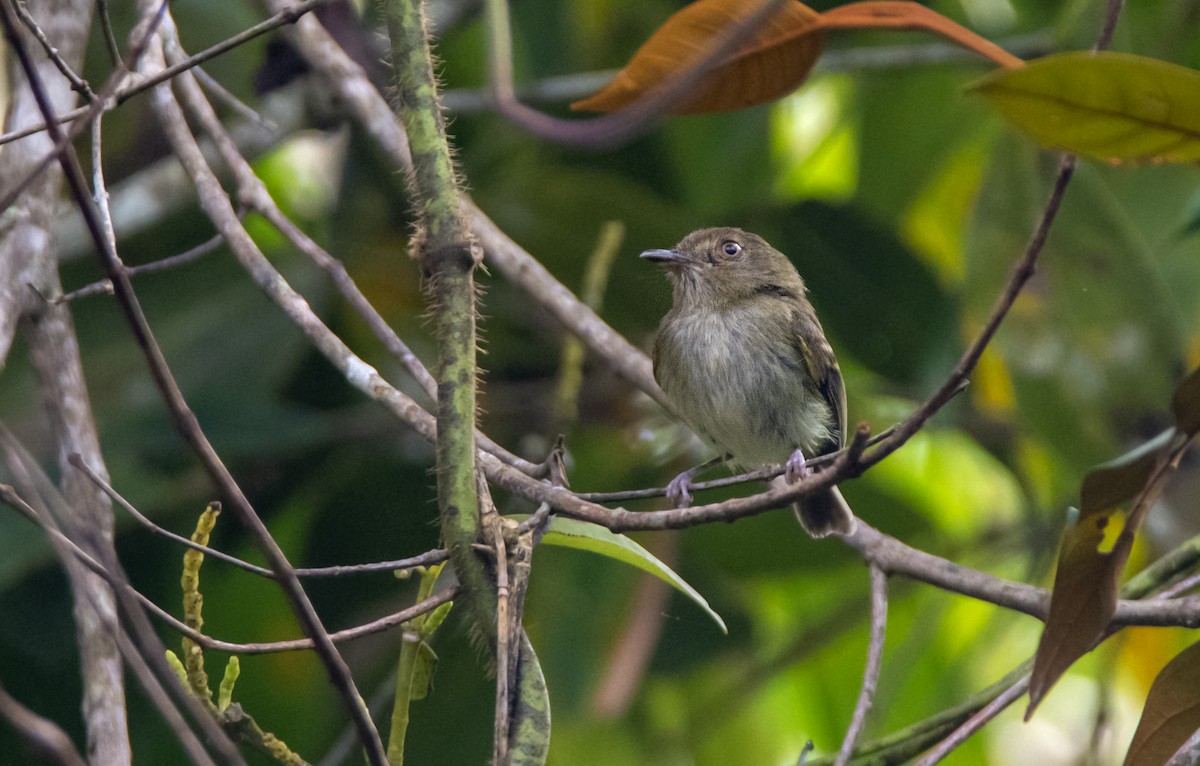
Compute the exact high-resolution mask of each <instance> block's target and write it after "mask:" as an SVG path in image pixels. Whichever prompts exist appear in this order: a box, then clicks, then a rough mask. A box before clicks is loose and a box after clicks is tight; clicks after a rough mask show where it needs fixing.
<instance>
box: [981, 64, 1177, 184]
mask: <svg viewBox="0 0 1200 766" xmlns="http://www.w3.org/2000/svg"><path fill="white" fill-rule="evenodd" d="M971 90H974V91H976V92H978V93H980V94H982V95H983V96H984V97H985V98H987V99H988V101H990V102H991V104H992V106H994V107H995V108H996V109H997V110H998V111H999V112H1000V114H1001V115H1002V116H1003V117H1004V118H1005V119H1006V120H1008V121H1009V122H1011V123H1012V124H1013V125H1014V126H1016V127H1017V128H1018V129H1020V130H1021V131H1023V132H1025V133H1027V134H1028V135H1030V136H1031V137H1032V138H1034V139H1035V140H1036V141H1038V142H1039V143H1041V144H1042V145H1043V146H1046V147H1050V148H1054V149H1061V150H1063V151H1066V152H1071V153H1073V154H1079V155H1083V156H1085V157H1092V158H1095V159H1101V160H1107V161H1111V162H1196V161H1197V160H1200V72H1196V71H1195V70H1192V69H1187V68H1186V67H1181V66H1177V65H1175V64H1170V63H1167V62H1165V61H1159V60H1157V59H1151V58H1145V57H1142V56H1133V55H1130V54H1127V53H1111V52H1100V53H1091V52H1074V53H1060V54H1057V55H1053V56H1046V57H1045V58H1041V59H1037V60H1035V61H1032V62H1030V63H1029V65H1028V66H1024V67H1020V68H1015V69H1006V70H1000V71H996V72H994V73H993V74H990V75H988V76H987V77H985V78H983V79H982V80H980V81H978V82H976V83H975V84H974V85H972V86H971Z"/></svg>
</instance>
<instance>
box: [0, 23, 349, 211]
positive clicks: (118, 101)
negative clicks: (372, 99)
mask: <svg viewBox="0 0 1200 766" xmlns="http://www.w3.org/2000/svg"><path fill="white" fill-rule="evenodd" d="M333 1H334V0H305V1H304V2H299V3H296V4H295V5H282V4H281V5H280V10H279V11H278V12H277V13H276V14H275V15H274V16H271V17H270V18H269V19H266V20H265V21H262V22H259V23H258V24H255V25H254V26H252V27H250V28H248V29H246V30H244V31H243V32H240V33H238V34H236V35H234V36H233V37H230V38H227V39H226V40H223V41H221V42H219V43H217V44H216V45H213V46H212V47H210V48H205V49H204V50H202V51H200V52H199V53H197V54H195V55H194V56H191V57H190V58H188V59H187V60H186V61H182V62H179V63H178V64H175V65H173V66H171V67H170V68H169V69H163V70H162V71H161V72H159V73H157V74H155V75H153V76H151V77H147V78H145V79H142V80H139V81H138V82H137V83H136V84H134V85H131V86H128V87H125V88H120V89H114V90H113V92H112V93H106V92H105V91H106V90H107V89H108V88H107V87H106V88H105V89H102V90H101V92H100V95H99V96H98V97H97V100H96V101H95V102H93V105H92V106H88V107H81V108H79V109H74V110H72V111H69V112H64V113H63V114H61V115H58V116H57V117H55V118H54V123H55V124H62V123H65V122H73V121H75V120H77V119H79V118H80V117H84V116H86V117H88V118H89V119H90V118H91V117H93V116H95V115H94V114H93V111H94V110H95V108H96V106H95V104H101V105H102V108H103V110H104V111H108V110H111V109H115V108H116V107H118V106H120V105H122V104H124V103H125V102H126V101H128V100H129V99H131V98H133V97H134V96H136V95H139V94H141V93H145V92H146V91H147V90H150V89H151V88H153V87H154V86H156V85H161V84H162V83H164V82H167V81H168V80H170V79H172V78H174V77H175V75H177V74H179V73H180V72H185V71H187V70H188V69H191V68H192V67H196V66H199V65H200V64H203V63H204V62H205V61H208V60H209V59H213V58H216V57H217V56H220V55H221V54H222V53H228V52H229V51H231V50H233V49H234V48H236V47H238V46H239V45H242V44H243V43H246V42H248V41H250V40H253V39H254V38H255V37H259V36H260V35H264V34H266V33H267V32H270V31H272V30H274V29H278V28H279V27H282V26H286V25H288V24H294V23H296V21H298V20H299V19H301V18H302V17H303V16H304V15H305V14H307V13H309V12H311V11H313V10H314V9H316V8H317V7H319V6H321V5H324V4H325V3H329V2H333ZM163 7H164V8H165V7H166V5H165V3H164V5H163ZM129 58H130V61H129V63H127V64H125V65H123V66H122V67H121V68H120V69H119V70H118V72H117V73H115V75H119V78H120V79H123V77H124V74H123V71H121V70H127V69H131V68H132V65H133V64H135V63H136V59H137V56H134V55H131V56H130V57H129ZM110 102H111V103H110ZM47 125H48V123H42V124H41V125H35V126H32V127H29V128H24V129H22V130H19V131H13V132H11V133H5V134H4V135H0V145H3V144H7V143H9V142H11V141H16V140H18V139H21V138H25V137H26V136H31V135H33V134H34V133H40V132H42V131H43V130H47V129H48V128H47ZM71 135H72V137H73V136H74V135H75V133H74V132H72V133H71ZM2 207H3V206H2V205H0V208H2Z"/></svg>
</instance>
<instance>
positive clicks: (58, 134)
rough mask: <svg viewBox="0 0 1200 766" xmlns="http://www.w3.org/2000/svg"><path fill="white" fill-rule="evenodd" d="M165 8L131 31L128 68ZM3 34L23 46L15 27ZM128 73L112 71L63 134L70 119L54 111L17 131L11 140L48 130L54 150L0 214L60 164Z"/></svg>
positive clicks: (7, 198)
mask: <svg viewBox="0 0 1200 766" xmlns="http://www.w3.org/2000/svg"><path fill="white" fill-rule="evenodd" d="M166 7H167V3H166V0H163V1H162V3H161V4H160V5H159V6H158V11H157V12H156V13H154V14H153V15H150V16H147V17H146V18H144V19H143V20H142V21H141V22H139V24H138V26H137V27H136V28H135V29H134V32H133V40H134V42H133V45H131V46H130V50H129V58H130V64H129V66H132V65H134V64H136V62H137V60H138V59H139V58H140V57H141V55H142V53H143V51H145V46H146V43H147V42H148V41H149V39H150V37H151V36H152V35H153V33H154V30H155V29H156V28H157V27H158V22H159V21H160V20H161V19H162V14H163V13H164V12H165V11H166ZM14 24H15V22H14ZM5 34H7V35H9V36H10V38H11V39H10V42H12V44H13V45H14V46H17V45H23V43H22V42H20V38H19V35H18V34H17V31H16V27H15V25H14V26H13V27H12V28H11V29H9V28H6V29H5ZM127 70H128V67H121V68H118V69H117V70H115V71H114V72H113V73H112V74H111V75H109V77H108V80H107V81H106V82H105V83H104V87H102V88H101V89H100V92H99V94H97V95H96V98H95V99H93V100H92V101H91V103H89V104H88V105H87V106H84V107H80V108H79V109H75V110H72V111H71V112H69V114H70V115H72V119H74V120H75V122H73V123H72V125H71V126H70V128H69V129H68V130H67V131H66V132H65V133H64V132H63V131H61V130H59V129H58V126H59V124H60V123H64V122H70V121H71V120H69V119H60V118H59V117H58V115H56V114H55V113H54V110H53V109H43V110H42V112H43V113H42V119H43V121H44V122H43V123H42V125H41V126H38V127H34V128H28V129H25V130H21V131H18V134H13V137H14V138H21V137H24V136H29V135H33V134H34V133H40V132H41V131H43V130H47V131H49V133H50V136H51V140H52V141H53V143H54V148H52V149H51V150H50V151H49V152H47V153H46V154H45V155H44V156H43V157H42V159H41V160H39V161H38V162H36V163H34V164H33V165H31V166H30V168H29V169H28V171H27V172H26V173H25V175H24V176H23V177H22V178H21V180H20V181H18V182H17V183H16V184H14V185H13V186H12V187H11V188H9V190H8V193H7V194H5V195H4V196H3V197H0V212H3V211H5V210H7V209H8V208H9V207H11V206H12V204H13V202H15V201H16V200H17V199H18V198H19V197H20V196H21V194H23V193H24V192H25V190H26V189H28V188H29V187H30V185H32V184H33V182H34V181H36V180H37V179H38V177H39V176H41V174H42V173H43V172H45V170H46V168H48V167H50V165H51V164H52V163H54V162H55V161H56V160H59V161H61V157H63V152H65V151H66V149H67V146H68V145H69V144H70V143H71V142H73V141H74V140H75V139H76V138H78V137H79V135H80V134H81V133H82V132H83V131H84V130H85V129H86V128H87V127H88V125H90V124H91V121H92V118H94V117H95V116H96V115H98V114H99V113H100V112H101V111H103V109H104V106H105V104H106V103H108V100H109V98H111V96H112V94H113V93H114V92H115V91H116V89H117V88H118V87H119V86H120V83H121V81H122V80H123V79H124V78H125V76H126V74H127ZM43 90H44V87H43ZM40 106H42V105H41V104H40V103H39V107H40ZM80 118H84V119H80ZM6 138H7V136H0V145H2V144H3V143H4V140H5V139H6Z"/></svg>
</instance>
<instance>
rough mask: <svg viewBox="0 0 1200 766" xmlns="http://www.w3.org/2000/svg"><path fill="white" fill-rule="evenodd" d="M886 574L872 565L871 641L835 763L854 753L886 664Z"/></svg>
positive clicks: (842, 765) (840, 763) (846, 760)
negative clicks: (855, 744) (884, 646)
mask: <svg viewBox="0 0 1200 766" xmlns="http://www.w3.org/2000/svg"><path fill="white" fill-rule="evenodd" d="M887 609H888V593H887V574H885V573H884V571H883V570H882V569H880V568H879V567H877V566H875V565H872V566H871V640H870V643H869V644H868V645H867V663H866V667H865V668H864V669H863V682H862V688H861V689H860V690H859V692H858V701H857V702H856V703H855V704H854V715H853V716H852V717H851V719H850V727H849V728H848V729H847V730H846V737H845V739H843V740H842V746H841V748H840V749H839V750H838V755H837V760H836V761H834V766H846V764H847V763H849V762H850V756H851V754H852V753H853V752H854V743H855V742H856V741H857V740H858V735H859V734H860V733H862V730H863V727H864V726H865V725H866V723H867V716H868V715H869V714H870V712H871V706H872V705H873V704H874V702H875V690H876V689H877V688H878V686H879V671H880V670H881V669H882V667H883V640H884V635H885V633H886V631H887Z"/></svg>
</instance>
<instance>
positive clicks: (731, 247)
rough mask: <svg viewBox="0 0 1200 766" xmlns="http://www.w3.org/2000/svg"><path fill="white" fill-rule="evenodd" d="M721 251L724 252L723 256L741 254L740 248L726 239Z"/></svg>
mask: <svg viewBox="0 0 1200 766" xmlns="http://www.w3.org/2000/svg"><path fill="white" fill-rule="evenodd" d="M721 250H722V251H724V253H725V255H728V256H734V255H737V254H738V253H740V252H742V246H741V245H739V244H738V243H737V242H734V241H733V240H732V239H727V240H725V244H723V245H721Z"/></svg>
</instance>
